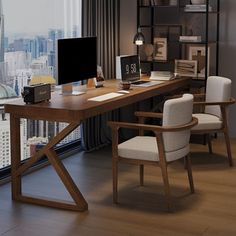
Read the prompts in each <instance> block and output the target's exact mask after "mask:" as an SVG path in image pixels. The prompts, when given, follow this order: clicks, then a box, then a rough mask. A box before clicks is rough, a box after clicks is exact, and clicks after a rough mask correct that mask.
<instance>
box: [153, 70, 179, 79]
mask: <svg viewBox="0 0 236 236" xmlns="http://www.w3.org/2000/svg"><path fill="white" fill-rule="evenodd" d="M174 78H175V75H174V73H172V72H170V71H152V72H151V77H150V80H172V79H174Z"/></svg>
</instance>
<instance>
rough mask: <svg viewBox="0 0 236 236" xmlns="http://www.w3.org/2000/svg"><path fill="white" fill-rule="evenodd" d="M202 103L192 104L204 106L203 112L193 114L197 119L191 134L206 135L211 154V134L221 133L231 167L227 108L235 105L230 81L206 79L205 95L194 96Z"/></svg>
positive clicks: (219, 78) (213, 78)
mask: <svg viewBox="0 0 236 236" xmlns="http://www.w3.org/2000/svg"><path fill="white" fill-rule="evenodd" d="M195 97H196V98H197V97H198V98H199V97H201V98H203V100H204V101H201V102H194V106H204V112H203V113H198V114H193V115H194V117H196V118H198V125H196V126H194V127H193V128H192V130H191V133H193V134H207V139H208V147H209V152H210V153H212V145H211V137H210V135H211V134H215V133H217V132H222V133H223V134H224V137H225V141H226V147H227V154H228V161H229V165H230V166H232V165H233V160H232V154H231V147H230V139H229V134H228V128H229V127H228V119H227V109H228V106H229V105H231V104H233V103H235V99H234V98H232V97H231V80H230V79H228V78H224V77H219V76H210V77H208V79H207V85H206V93H205V94H200V95H195Z"/></svg>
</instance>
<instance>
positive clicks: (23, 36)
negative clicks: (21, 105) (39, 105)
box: [0, 0, 81, 175]
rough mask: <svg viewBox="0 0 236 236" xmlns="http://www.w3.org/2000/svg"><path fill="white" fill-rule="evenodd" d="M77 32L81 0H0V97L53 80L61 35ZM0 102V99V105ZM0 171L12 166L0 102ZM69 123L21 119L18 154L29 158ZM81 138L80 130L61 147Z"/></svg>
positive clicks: (76, 35) (9, 96)
mask: <svg viewBox="0 0 236 236" xmlns="http://www.w3.org/2000/svg"><path fill="white" fill-rule="evenodd" d="M80 35H81V0H20V1H19V0H0V99H4V100H5V99H12V98H13V97H16V96H20V95H21V91H22V88H23V87H24V86H26V85H29V84H34V83H37V81H38V80H39V77H41V78H42V77H43V79H44V82H46V83H52V84H54V83H56V81H55V61H56V60H55V49H56V41H57V39H60V38H68V37H70V38H71V37H79V36H80ZM1 104H2V103H1ZM0 114H1V117H0V147H1V150H2V152H1V153H0V154H1V156H0V175H1V170H2V172H3V168H4V167H6V166H8V167H9V165H10V132H9V130H10V123H9V115H8V114H4V111H3V105H0ZM66 125H67V124H65V123H54V122H48V121H32V120H25V119H22V120H21V156H22V160H23V159H26V158H28V157H29V156H30V155H32V154H33V153H34V152H35V151H37V150H38V149H40V148H41V147H42V146H43V145H45V144H46V143H47V142H48V140H50V139H51V138H52V137H53V136H54V135H55V134H57V133H58V132H59V131H61V130H62V129H63V128H64V127H65V126H66ZM78 139H80V132H79V129H78V130H75V131H74V132H73V133H72V134H71V135H70V136H69V137H67V138H66V139H65V140H62V142H61V143H60V145H61V146H64V145H68V144H71V143H72V142H74V141H76V140H78Z"/></svg>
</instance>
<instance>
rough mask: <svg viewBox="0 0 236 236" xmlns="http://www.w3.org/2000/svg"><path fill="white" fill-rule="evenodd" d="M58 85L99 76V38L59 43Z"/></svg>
mask: <svg viewBox="0 0 236 236" xmlns="http://www.w3.org/2000/svg"><path fill="white" fill-rule="evenodd" d="M56 59H57V67H56V74H57V84H59V85H61V84H68V83H72V82H77V81H81V80H84V79H89V78H93V77H96V76H97V38H96V37H87V38H70V39H59V40H58V41H57V56H56Z"/></svg>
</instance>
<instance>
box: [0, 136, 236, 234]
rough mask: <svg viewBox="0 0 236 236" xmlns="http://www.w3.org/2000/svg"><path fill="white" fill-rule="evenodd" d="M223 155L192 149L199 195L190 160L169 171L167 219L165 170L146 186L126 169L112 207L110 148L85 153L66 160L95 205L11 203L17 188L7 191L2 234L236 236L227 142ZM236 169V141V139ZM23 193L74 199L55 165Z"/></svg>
mask: <svg viewBox="0 0 236 236" xmlns="http://www.w3.org/2000/svg"><path fill="white" fill-rule="evenodd" d="M213 149H214V151H215V152H217V155H216V154H214V155H209V154H207V153H206V152H205V151H206V150H207V148H206V146H201V145H192V149H191V150H192V151H193V153H192V163H193V177H194V183H195V188H196V193H195V194H193V195H190V194H189V188H188V180H187V174H186V173H185V170H184V169H183V162H181V161H180V162H176V163H174V164H172V165H170V166H169V177H170V184H171V190H172V194H173V196H174V206H175V208H174V211H173V212H172V213H168V212H167V209H166V205H165V199H164V196H163V184H162V179H161V175H160V170H159V168H156V167H147V168H146V169H145V170H146V171H145V186H144V187H139V186H138V168H136V167H131V166H123V165H122V166H121V168H120V176H119V177H120V178H119V180H120V182H119V202H120V204H118V205H113V204H112V193H111V181H112V179H111V149H110V147H107V148H105V149H103V150H101V151H97V152H93V153H89V154H88V153H87V154H84V153H80V154H78V155H76V156H73V157H70V158H68V159H66V160H64V163H65V165H66V167H67V169H68V170H69V172H70V173H71V175H72V176H73V179H74V180H75V182H76V183H77V184H78V186H79V188H80V189H81V191H82V193H83V194H84V196H85V198H86V199H87V201H88V204H89V211H87V212H84V213H77V212H70V211H64V210H56V209H52V208H46V207H40V206H34V205H29V204H22V203H16V202H12V200H11V190H10V184H5V185H3V186H0V235H4V236H13V235H17V236H24V235H26V236H36V235H37V236H42V235H48V236H54V235H56V236H59V235H60V236H73V235H80V236H83V235H86V236H87V235H92V236H94V235H96V236H97V235H102V236H106V235H108V236H113V235H114V236H117V235H122V236H125V235H135V236H136V235H140V236H141V235H142V236H144V235H145V236H147V235H161V236H162V235H164V236H165V235H168V236H169V235H174V236H178V235H180V236H184V235H186V236H187V235H188V236H189V235H196V236H197V235H203V236H209V235H214V236H219V235H222V236H226V235H227V236H231V235H232V236H235V235H236V167H233V168H230V167H229V166H228V162H227V159H226V158H225V157H224V155H225V146H224V143H222V142H220V141H214V143H213ZM232 149H233V157H234V163H235V166H236V140H233V141H232ZM23 180H24V184H23V186H24V188H23V189H24V191H25V192H30V193H34V194H42V195H46V196H47V195H48V196H51V195H53V196H54V197H55V198H60V199H67V200H68V199H70V197H69V196H68V194H67V193H66V191H65V190H64V187H63V185H62V184H61V182H60V180H59V179H58V177H57V176H56V174H55V172H54V171H53V170H52V167H51V166H49V167H46V168H43V169H41V170H39V171H37V172H34V173H32V174H29V175H27V176H25V177H24V178H23Z"/></svg>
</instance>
